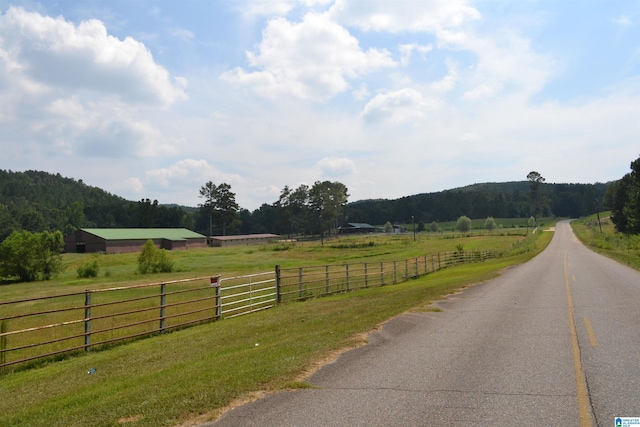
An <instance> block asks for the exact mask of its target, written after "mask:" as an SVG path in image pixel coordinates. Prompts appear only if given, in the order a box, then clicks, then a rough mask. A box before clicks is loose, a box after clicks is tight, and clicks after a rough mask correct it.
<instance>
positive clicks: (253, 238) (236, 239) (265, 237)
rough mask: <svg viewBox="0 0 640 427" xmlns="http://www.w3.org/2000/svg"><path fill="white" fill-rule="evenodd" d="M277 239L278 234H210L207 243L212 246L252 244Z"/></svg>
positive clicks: (278, 237)
mask: <svg viewBox="0 0 640 427" xmlns="http://www.w3.org/2000/svg"><path fill="white" fill-rule="evenodd" d="M278 239H280V236H278V235H277V234H245V235H241V236H210V237H209V245H210V246H214V247H220V246H237V245H253V244H256V243H269V242H272V241H274V240H278Z"/></svg>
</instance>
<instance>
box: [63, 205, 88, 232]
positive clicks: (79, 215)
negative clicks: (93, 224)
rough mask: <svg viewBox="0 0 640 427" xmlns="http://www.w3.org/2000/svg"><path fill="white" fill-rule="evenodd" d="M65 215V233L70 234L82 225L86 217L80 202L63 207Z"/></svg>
mask: <svg viewBox="0 0 640 427" xmlns="http://www.w3.org/2000/svg"><path fill="white" fill-rule="evenodd" d="M65 216H66V217H67V225H66V226H65V234H71V233H73V232H74V231H75V230H77V229H79V228H82V227H84V225H85V223H86V222H87V218H86V216H85V215H84V207H83V206H82V203H80V202H73V203H72V204H71V206H69V207H68V208H67V209H65Z"/></svg>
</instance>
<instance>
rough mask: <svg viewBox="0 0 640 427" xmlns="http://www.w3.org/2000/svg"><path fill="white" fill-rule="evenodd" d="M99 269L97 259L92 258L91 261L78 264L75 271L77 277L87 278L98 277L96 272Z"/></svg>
mask: <svg viewBox="0 0 640 427" xmlns="http://www.w3.org/2000/svg"><path fill="white" fill-rule="evenodd" d="M99 271H100V265H99V264H98V261H97V260H95V259H94V260H93V261H92V262H87V263H86V264H83V265H81V266H78V268H77V269H76V272H77V273H78V277H83V278H88V277H98V272H99Z"/></svg>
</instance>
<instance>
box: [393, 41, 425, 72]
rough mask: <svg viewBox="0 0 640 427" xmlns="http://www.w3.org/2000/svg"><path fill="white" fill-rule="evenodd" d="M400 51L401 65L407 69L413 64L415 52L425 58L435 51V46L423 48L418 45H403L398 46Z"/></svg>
mask: <svg viewBox="0 0 640 427" xmlns="http://www.w3.org/2000/svg"><path fill="white" fill-rule="evenodd" d="M398 50H399V51H400V64H402V66H404V67H406V66H408V65H409V63H410V62H411V57H412V56H413V54H414V52H416V53H418V54H420V55H421V56H422V57H423V58H424V57H425V55H426V54H427V52H431V51H432V50H433V46H432V45H430V44H428V45H425V46H423V45H419V44H418V43H411V44H401V45H400V46H398Z"/></svg>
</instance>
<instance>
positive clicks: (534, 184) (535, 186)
mask: <svg viewBox="0 0 640 427" xmlns="http://www.w3.org/2000/svg"><path fill="white" fill-rule="evenodd" d="M527 180H529V187H530V188H531V200H532V201H533V217H534V218H537V217H538V214H539V212H540V205H541V199H542V196H541V194H540V193H541V190H540V184H542V183H543V182H544V181H545V179H544V178H543V177H542V175H540V174H539V173H538V172H536V171H531V172H529V174H528V175H527Z"/></svg>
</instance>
